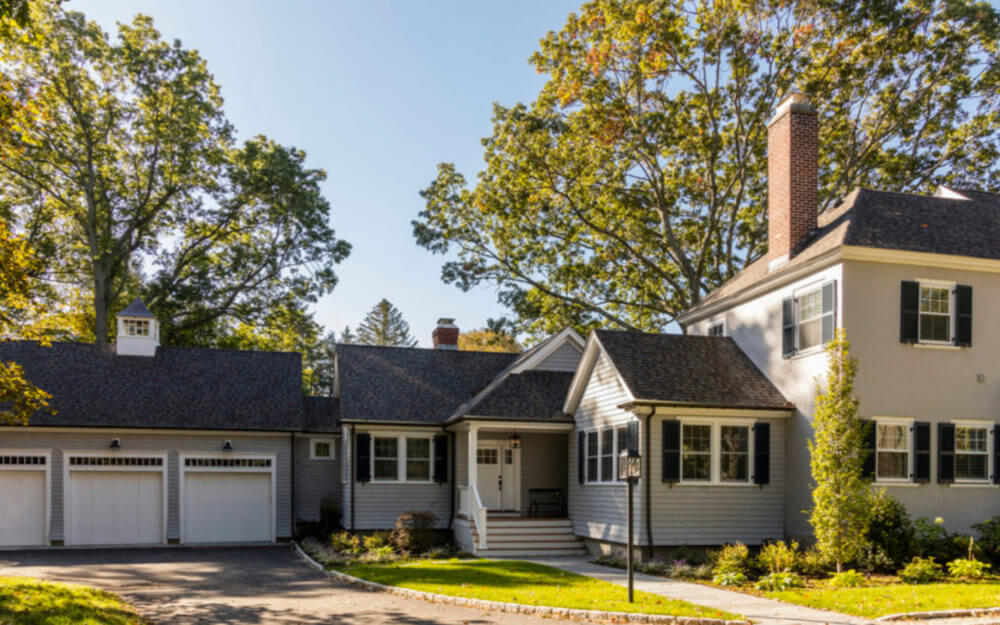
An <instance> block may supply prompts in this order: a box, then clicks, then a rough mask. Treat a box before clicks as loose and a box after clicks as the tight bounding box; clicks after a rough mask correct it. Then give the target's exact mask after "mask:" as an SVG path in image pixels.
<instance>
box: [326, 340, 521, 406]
mask: <svg viewBox="0 0 1000 625" xmlns="http://www.w3.org/2000/svg"><path fill="white" fill-rule="evenodd" d="M517 357H518V354H501V353H494V352H466V351H458V350H445V349H421V348H408V347H378V346H372V345H337V372H338V375H339V376H340V389H341V393H340V410H341V418H342V419H345V420H349V421H358V420H369V421H401V422H402V421H410V422H422V423H443V422H444V421H445V420H446V419H447V418H448V417H450V416H451V414H452V413H453V411H454V410H455V409H456V408H457V407H458V406H460V405H462V404H463V403H464V402H466V401H468V399H469V398H470V397H472V396H473V395H474V394H476V393H477V392H479V391H481V390H482V389H483V388H485V387H486V385H487V384H489V383H490V381H491V380H493V378H494V377H495V376H496V375H497V374H499V373H500V372H501V371H503V370H504V368H505V367H507V366H508V365H509V364H510V363H511V362H512V361H513V360H514V359H516V358H517Z"/></svg>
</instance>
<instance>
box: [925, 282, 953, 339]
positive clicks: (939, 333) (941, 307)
mask: <svg viewBox="0 0 1000 625" xmlns="http://www.w3.org/2000/svg"><path fill="white" fill-rule="evenodd" d="M919 336H920V340H921V341H922V342H929V343H950V342H951V289H950V288H948V287H944V286H927V285H923V284H921V285H920V335H919Z"/></svg>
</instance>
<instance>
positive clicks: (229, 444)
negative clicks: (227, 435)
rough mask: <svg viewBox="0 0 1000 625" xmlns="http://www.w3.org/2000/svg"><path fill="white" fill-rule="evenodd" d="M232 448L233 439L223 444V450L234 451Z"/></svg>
mask: <svg viewBox="0 0 1000 625" xmlns="http://www.w3.org/2000/svg"><path fill="white" fill-rule="evenodd" d="M232 450H233V441H226V442H225V443H223V444H222V451H232Z"/></svg>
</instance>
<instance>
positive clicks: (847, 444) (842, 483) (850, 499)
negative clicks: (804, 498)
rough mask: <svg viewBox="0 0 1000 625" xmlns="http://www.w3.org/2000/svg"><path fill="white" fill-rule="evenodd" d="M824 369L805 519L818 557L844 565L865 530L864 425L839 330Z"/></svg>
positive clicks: (853, 368)
mask: <svg viewBox="0 0 1000 625" xmlns="http://www.w3.org/2000/svg"><path fill="white" fill-rule="evenodd" d="M826 353H827V359H828V362H829V367H828V370H827V373H826V382H825V384H823V385H821V386H820V387H819V392H818V393H817V396H816V410H815V411H814V412H813V429H814V434H813V439H812V440H810V441H809V454H810V460H809V461H810V465H811V467H812V477H813V480H814V481H815V482H816V486H815V488H813V492H812V497H813V509H812V511H811V514H810V516H809V522H810V523H811V524H812V527H813V532H814V533H815V534H816V546H817V547H818V548H819V550H820V553H822V554H823V555H825V556H826V557H827V558H828V559H829V560H830V561H832V562H834V563H836V565H837V572H838V573H840V572H841V570H842V566H843V564H844V563H845V562H850V561H852V560H853V559H854V558H856V557H857V556H858V555H860V553H861V552H862V550H863V549H864V546H865V545H864V541H863V540H859V537H861V536H864V535H865V533H866V532H867V531H868V520H869V515H870V510H871V506H870V502H871V487H870V485H869V483H868V482H867V481H866V480H865V479H864V477H863V471H864V461H865V431H864V427H865V426H864V424H863V423H862V422H861V420H860V419H859V418H858V400H857V399H856V398H855V397H854V377H855V375H856V374H857V370H858V362H857V360H856V359H854V358H852V357H851V355H850V343H849V342H848V341H847V336H846V334H845V333H844V330H843V329H841V330H838V331H837V336H836V337H835V338H834V340H833V341H831V342H830V344H829V345H828V346H827V348H826Z"/></svg>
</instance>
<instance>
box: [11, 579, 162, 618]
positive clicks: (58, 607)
mask: <svg viewBox="0 0 1000 625" xmlns="http://www.w3.org/2000/svg"><path fill="white" fill-rule="evenodd" d="M143 623H145V621H144V620H143V619H142V618H141V617H140V616H139V615H138V614H136V613H135V611H134V610H133V609H132V608H131V607H130V606H129V605H127V604H126V603H124V602H123V601H122V600H121V599H119V598H118V597H116V596H114V595H112V594H111V593H107V592H103V591H100V590H95V589H93V588H87V587H86V586H75V585H70V584H53V583H49V582H42V581H39V580H35V579H31V578H27V577H0V625H141V624H143Z"/></svg>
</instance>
